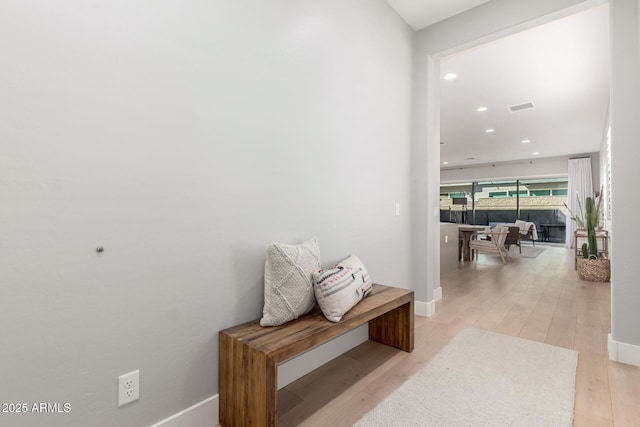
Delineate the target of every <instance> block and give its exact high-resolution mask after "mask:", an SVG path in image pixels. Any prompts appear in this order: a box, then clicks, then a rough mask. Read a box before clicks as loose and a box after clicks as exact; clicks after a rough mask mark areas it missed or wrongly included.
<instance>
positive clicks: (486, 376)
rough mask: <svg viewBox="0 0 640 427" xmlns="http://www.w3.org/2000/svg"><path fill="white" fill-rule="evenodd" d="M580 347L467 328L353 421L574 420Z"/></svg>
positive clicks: (366, 424) (555, 426)
mask: <svg viewBox="0 0 640 427" xmlns="http://www.w3.org/2000/svg"><path fill="white" fill-rule="evenodd" d="M577 363H578V353H576V352H575V351H572V350H567V349H564V348H560V347H553V346H550V345H547V344H542V343H538V342H533V341H528V340H524V339H521V338H514V337H510V336H507V335H502V334H498V333H494V332H489V331H484V330H479V329H471V328H469V329H464V330H463V331H461V332H460V333H459V334H458V335H457V336H456V337H455V338H453V339H452V340H451V342H449V344H447V345H446V346H445V347H444V348H443V349H442V350H441V351H440V352H439V353H438V354H437V355H436V356H435V357H434V358H433V360H431V362H429V364H428V365H427V366H426V367H424V368H423V369H422V370H420V371H419V372H417V373H416V374H415V375H413V376H412V377H411V378H409V379H408V380H407V381H406V382H405V383H404V384H402V385H401V386H400V387H399V388H398V389H396V390H395V391H394V392H393V393H391V394H390V395H389V396H387V397H386V398H385V399H384V400H383V401H382V402H380V404H379V405H378V406H376V407H375V408H374V409H373V410H372V411H371V412H369V413H368V414H367V415H365V416H364V417H363V418H362V419H360V421H358V422H357V423H356V424H355V426H359V427H371V426H385V427H388V426H456V427H458V426H500V427H503V426H527V427H532V426H550V427H559V426H571V425H572V424H573V404H574V397H575V380H576V367H577Z"/></svg>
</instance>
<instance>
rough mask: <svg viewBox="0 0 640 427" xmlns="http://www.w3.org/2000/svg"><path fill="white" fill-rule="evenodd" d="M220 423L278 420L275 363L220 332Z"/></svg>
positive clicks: (272, 422)
mask: <svg viewBox="0 0 640 427" xmlns="http://www.w3.org/2000/svg"><path fill="white" fill-rule="evenodd" d="M218 357H219V359H220V365H219V366H220V372H219V373H218V375H219V379H218V388H219V393H220V410H219V412H220V425H221V426H223V427H234V426H260V427H261V426H275V425H277V423H278V384H277V381H278V365H277V364H276V363H275V362H274V361H273V360H271V359H269V358H268V357H266V355H265V354H264V353H261V352H258V351H256V350H254V349H252V348H251V347H249V346H246V345H244V344H243V343H242V342H240V341H237V340H235V339H233V338H231V337H229V336H228V335H226V334H224V333H220V335H219V355H218Z"/></svg>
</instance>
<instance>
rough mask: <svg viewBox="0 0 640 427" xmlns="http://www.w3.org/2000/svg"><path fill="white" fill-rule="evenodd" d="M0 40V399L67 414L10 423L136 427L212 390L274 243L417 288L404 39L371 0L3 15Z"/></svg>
mask: <svg viewBox="0 0 640 427" xmlns="http://www.w3.org/2000/svg"><path fill="white" fill-rule="evenodd" d="M0 28H2V30H1V32H2V37H0V51H1V52H2V55H1V56H0V61H1V66H0V99H2V102H1V104H0V164H1V165H2V167H0V176H1V178H2V179H0V200H2V204H1V208H0V212H1V215H0V217H1V218H2V226H1V227H0V230H1V231H0V282H1V283H2V286H0V324H2V325H4V331H3V334H2V346H0V364H1V366H2V380H1V382H2V386H1V387H0V402H68V403H70V404H71V407H72V411H71V413H69V414H55V415H33V414H24V415H14V416H12V415H6V414H2V421H1V422H0V423H2V424H3V425H4V424H5V423H7V425H12V426H36V425H38V426H39V425H47V426H51V427H55V426H69V425H74V426H82V425H91V426H114V425H118V426H122V427H127V426H141V425H150V424H152V423H153V422H156V421H159V420H161V419H163V418H165V417H167V416H169V415H170V414H173V413H176V412H178V411H179V410H181V409H184V408H187V407H189V406H190V405H192V404H195V403H197V402H199V401H201V400H204V399H206V398H208V397H210V396H212V395H214V394H215V393H217V389H218V387H217V378H218V377H217V367H218V357H217V340H218V337H217V334H218V331H219V330H221V329H223V328H226V327H229V326H231V325H234V324H238V323H240V322H243V321H248V320H252V319H255V318H258V317H259V316H260V315H261V310H262V302H263V298H262V274H263V266H264V253H265V248H266V246H267V245H268V244H269V243H271V242H273V241H280V242H288V243H297V242H300V241H302V240H305V239H308V238H310V237H316V238H317V239H318V241H319V244H320V249H321V254H322V261H323V264H324V265H328V264H330V263H333V262H335V261H338V260H339V259H340V258H342V257H344V256H346V255H348V254H349V253H357V254H358V255H359V256H360V257H361V259H362V260H363V261H364V263H365V265H366V266H367V267H368V269H369V270H370V273H371V276H372V278H373V279H374V281H376V282H380V283H385V284H389V285H395V286H400V287H406V288H410V287H411V286H412V284H411V270H410V261H409V257H410V225H411V224H410V216H409V212H410V209H409V201H410V174H409V170H408V164H409V159H410V138H411V127H410V123H411V96H412V95H411V89H412V86H411V85H412V78H411V77H412V76H411V72H412V49H413V38H414V33H413V32H412V31H411V30H410V29H409V27H408V26H407V25H406V24H405V23H404V22H403V21H402V20H401V19H400V18H399V17H398V16H397V15H396V14H395V12H393V10H392V9H391V8H390V7H389V6H388V5H387V4H386V3H385V2H384V1H383V0H354V1H349V2H344V1H339V0H327V1H323V2H317V1H312V0H295V1H293V0H272V1H269V2H264V1H256V0H254V1H243V2H239V1H238V2H236V1H234V2H207V1H196V0H191V1H183V2H169V1H150V0H141V1H137V2H130V1H123V0H116V1H107V2H99V3H96V2H84V1H80V0H69V1H67V2H65V3H64V4H61V3H59V2H49V1H44V0H32V1H29V2H25V1H22V0H7V1H4V2H3V3H2V6H1V7H0ZM396 202H398V203H400V206H401V213H402V214H401V216H399V217H396V216H395V204H396ZM97 246H103V247H104V249H105V251H104V253H102V254H98V253H96V251H95V248H96V247H97ZM134 369H140V381H141V398H140V400H139V401H138V402H137V403H134V404H131V405H128V406H126V407H123V408H118V407H117V403H116V379H117V376H118V375H120V374H123V373H126V372H129V371H131V370H134Z"/></svg>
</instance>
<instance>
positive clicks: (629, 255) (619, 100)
mask: <svg viewBox="0 0 640 427" xmlns="http://www.w3.org/2000/svg"><path fill="white" fill-rule="evenodd" d="M611 12H612V14H611V17H612V25H611V26H612V37H613V39H612V67H611V71H612V73H611V89H612V91H611V175H612V176H611V184H612V191H611V196H612V202H613V209H612V215H613V217H612V235H613V238H612V239H611V337H612V339H613V340H614V341H615V342H617V343H618V344H619V345H618V347H620V348H621V349H624V350H627V351H623V352H620V353H627V354H628V355H630V356H633V357H630V358H624V357H622V356H623V354H619V356H620V357H614V359H617V360H620V361H623V362H625V363H633V364H635V365H638V366H640V328H638V325H640V310H639V308H640V286H638V266H637V261H636V259H635V258H636V257H635V254H636V252H637V246H638V234H637V233H636V232H635V230H636V228H637V224H638V212H640V200H639V199H638V197H637V196H636V194H637V185H638V182H640V168H639V167H638V158H639V157H640V148H639V147H638V141H640V78H639V77H638V76H640V0H612V2H611ZM629 196H631V197H629ZM614 353H615V352H614ZM610 356H612V354H611V352H610Z"/></svg>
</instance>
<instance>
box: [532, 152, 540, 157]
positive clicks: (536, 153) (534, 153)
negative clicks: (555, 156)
mask: <svg viewBox="0 0 640 427" xmlns="http://www.w3.org/2000/svg"><path fill="white" fill-rule="evenodd" d="M531 154H533V155H534V156H537V155H538V154H540V153H538V152H537V151H536V152H533V153H531Z"/></svg>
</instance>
